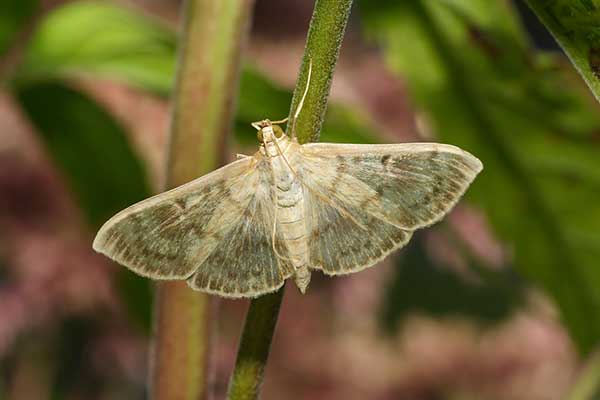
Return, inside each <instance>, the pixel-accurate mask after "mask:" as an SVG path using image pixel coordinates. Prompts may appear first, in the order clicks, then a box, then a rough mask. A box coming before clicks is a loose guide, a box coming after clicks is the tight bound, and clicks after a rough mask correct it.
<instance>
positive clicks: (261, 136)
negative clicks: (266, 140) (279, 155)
mask: <svg viewBox="0 0 600 400" xmlns="http://www.w3.org/2000/svg"><path fill="white" fill-rule="evenodd" d="M256 137H257V138H258V141H259V142H261V143H262V142H263V134H262V129H261V130H259V131H258V133H257V134H256Z"/></svg>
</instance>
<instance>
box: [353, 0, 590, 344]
mask: <svg viewBox="0 0 600 400" xmlns="http://www.w3.org/2000/svg"><path fill="white" fill-rule="evenodd" d="M361 5H362V7H363V8H362V10H363V12H364V15H365V17H366V18H365V20H366V29H367V32H368V33H369V34H370V35H371V37H372V38H374V39H375V40H377V41H378V42H379V43H380V44H381V46H382V48H383V51H384V54H385V58H386V62H387V64H388V65H389V67H390V68H391V69H392V70H393V71H395V72H397V73H398V74H399V75H401V76H403V77H405V78H406V80H407V83H408V85H409V88H410V92H411V94H412V96H413V98H414V100H415V102H416V103H417V104H418V105H419V106H420V107H422V108H423V109H424V110H425V111H426V113H427V115H428V117H429V122H430V123H431V128H432V131H433V132H435V133H436V134H437V135H438V136H439V138H440V140H441V141H443V142H449V143H453V144H456V145H459V146H461V147H463V148H465V149H467V150H469V151H471V152H472V153H473V154H475V155H477V156H478V157H479V158H480V159H481V160H482V161H483V164H484V171H483V172H482V174H481V175H480V176H479V177H478V178H477V179H476V181H475V183H474V184H473V186H472V187H471V189H470V190H469V192H468V195H467V197H468V198H470V199H471V200H474V201H475V202H476V203H477V204H478V205H479V206H480V207H481V208H482V209H484V210H485V212H486V213H487V215H488V218H489V220H490V222H491V223H492V224H493V227H494V229H495V231H496V232H497V234H498V235H499V236H500V237H501V238H502V239H503V240H504V241H505V242H506V245H507V247H508V248H509V249H510V251H511V254H513V256H514V263H515V267H516V269H517V270H518V271H519V272H520V273H521V274H523V275H524V276H526V277H528V278H529V279H530V280H531V281H532V282H533V283H535V284H537V285H539V286H541V287H542V288H544V289H545V290H546V291H547V293H548V294H550V295H551V296H552V297H553V298H554V300H555V301H556V303H557V305H558V306H559V308H560V310H561V312H562V317H563V320H564V322H565V323H566V326H567V327H568V328H569V330H570V332H571V334H572V337H573V339H574V340H575V342H576V343H577V345H578V346H579V348H580V349H581V350H582V351H583V352H589V351H590V350H591V349H592V348H593V346H594V345H596V344H597V342H598V339H599V338H600V291H599V290H598V287H600V268H599V267H598V265H597V259H598V257H599V256H600V254H599V252H600V250H599V249H600V235H599V234H598V232H600V202H598V201H597V193H598V188H599V186H598V185H599V183H600V158H598V151H599V150H600V149H598V142H597V140H595V139H594V137H595V135H597V132H598V131H599V129H600V115H599V113H598V112H597V110H595V109H594V108H593V106H595V105H594V104H593V103H590V102H588V98H587V95H586V93H585V92H583V91H581V90H577V88H576V87H574V86H573V85H572V84H569V82H570V81H572V78H571V77H570V76H569V75H567V74H565V73H563V71H561V70H560V69H559V68H558V66H557V65H558V63H556V62H555V61H554V59H551V58H548V57H547V56H539V55H536V54H532V52H531V49H529V47H528V45H527V38H526V37H525V35H524V33H523V32H522V31H521V29H520V28H519V26H518V24H517V23H516V18H515V16H514V15H513V10H512V9H511V8H510V7H509V6H508V3H506V2H490V1H488V0H474V1H470V2H463V1H458V0H445V1H439V2H429V1H422V0H414V1H407V2H395V1H385V0H377V1H369V2H367V1H363V2H362V3H361Z"/></svg>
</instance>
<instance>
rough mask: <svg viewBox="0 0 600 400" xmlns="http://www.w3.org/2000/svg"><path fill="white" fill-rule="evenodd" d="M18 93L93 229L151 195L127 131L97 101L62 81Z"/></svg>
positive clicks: (42, 84)
mask: <svg viewBox="0 0 600 400" xmlns="http://www.w3.org/2000/svg"><path fill="white" fill-rule="evenodd" d="M16 95H17V98H18V100H19V102H20V104H21V106H22V107H23V109H24V110H25V112H26V113H27V116H28V117H29V119H30V120H31V122H32V123H33V124H34V125H35V127H36V128H37V130H38V133H39V134H40V136H41V139H42V140H43V142H44V144H45V145H46V148H47V149H48V152H49V153H50V154H51V155H52V157H53V158H54V161H55V162H56V163H57V164H58V166H59V168H60V169H61V171H62V172H63V174H64V176H65V178H66V179H67V180H68V182H69V184H70V187H71V189H72V190H73V192H74V193H75V195H76V196H77V198H78V199H79V202H80V204H81V206H82V209H83V210H84V212H85V213H86V215H87V217H88V220H89V222H90V224H91V225H92V226H99V225H100V224H101V223H102V222H104V221H106V220H107V219H108V218H109V217H111V216H112V215H113V214H114V213H116V212H117V211H119V210H121V209H123V208H125V207H127V206H129V205H131V204H133V203H135V202H136V201H139V200H141V199H143V198H145V197H148V196H149V195H150V189H149V187H148V185H147V182H146V176H145V173H144V170H143V168H142V165H141V163H140V160H139V159H138V157H137V155H135V153H134V152H133V150H132V148H131V146H130V144H129V143H128V142H127V138H126V135H125V132H124V131H123V129H122V128H121V127H120V126H119V125H118V124H117V122H116V121H115V120H114V119H113V118H112V117H111V116H110V115H109V114H107V113H106V111H105V110H103V109H102V108H101V107H100V106H98V105H97V104H96V103H95V102H94V101H93V100H91V99H90V98H88V97H87V96H85V95H84V94H82V93H80V92H78V91H76V90H74V89H71V88H69V87H68V86H66V85H64V84H62V83H58V82H45V83H41V84H36V85H31V86H25V87H22V88H20V90H19V91H18V92H17V93H16Z"/></svg>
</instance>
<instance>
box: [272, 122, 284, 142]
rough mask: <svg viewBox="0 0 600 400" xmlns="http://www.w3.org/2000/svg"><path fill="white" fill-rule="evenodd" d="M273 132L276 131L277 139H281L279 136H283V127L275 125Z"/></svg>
mask: <svg viewBox="0 0 600 400" xmlns="http://www.w3.org/2000/svg"><path fill="white" fill-rule="evenodd" d="M273 132H274V133H275V137H276V138H277V139H279V138H281V137H282V136H283V129H281V128H280V127H279V126H277V125H273Z"/></svg>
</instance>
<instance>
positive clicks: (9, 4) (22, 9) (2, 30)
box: [0, 0, 38, 56]
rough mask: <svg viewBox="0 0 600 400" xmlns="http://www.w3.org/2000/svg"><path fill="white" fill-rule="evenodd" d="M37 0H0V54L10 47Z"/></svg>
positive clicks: (35, 7)
mask: <svg viewBox="0 0 600 400" xmlns="http://www.w3.org/2000/svg"><path fill="white" fill-rule="evenodd" d="M37 6H38V0H2V7H0V56H2V55H3V54H4V53H5V52H6V50H8V48H9V47H10V43H11V41H12V40H14V38H15V37H16V35H17V34H18V33H19V31H20V30H22V29H23V25H24V24H25V22H27V20H28V19H29V18H30V17H31V16H32V15H33V13H34V12H35V10H36V9H37Z"/></svg>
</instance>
